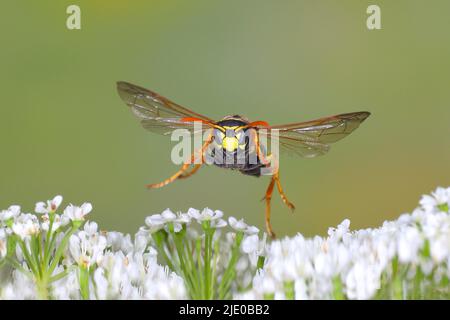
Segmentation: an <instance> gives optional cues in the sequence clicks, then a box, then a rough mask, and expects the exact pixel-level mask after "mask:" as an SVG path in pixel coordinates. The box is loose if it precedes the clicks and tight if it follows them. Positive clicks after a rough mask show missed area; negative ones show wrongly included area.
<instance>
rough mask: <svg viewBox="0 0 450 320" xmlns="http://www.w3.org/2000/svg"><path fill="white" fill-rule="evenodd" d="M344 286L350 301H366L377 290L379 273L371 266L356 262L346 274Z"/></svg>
mask: <svg viewBox="0 0 450 320" xmlns="http://www.w3.org/2000/svg"><path fill="white" fill-rule="evenodd" d="M345 284H346V288H347V296H348V297H349V298H350V299H358V300H366V299H369V298H371V297H372V296H373V295H374V293H375V291H376V290H378V289H379V287H380V273H379V272H378V270H376V267H375V266H373V265H372V264H370V263H366V262H364V261H358V262H356V263H355V265H354V266H353V268H352V269H351V270H350V272H349V273H348V275H347V277H346V279H345Z"/></svg>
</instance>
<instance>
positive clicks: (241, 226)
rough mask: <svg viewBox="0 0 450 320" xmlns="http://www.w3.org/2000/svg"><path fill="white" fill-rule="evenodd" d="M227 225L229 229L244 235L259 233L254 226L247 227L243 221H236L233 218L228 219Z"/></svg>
mask: <svg viewBox="0 0 450 320" xmlns="http://www.w3.org/2000/svg"><path fill="white" fill-rule="evenodd" d="M228 223H229V224H230V227H231V228H233V229H234V230H236V231H238V232H239V231H241V232H244V233H246V234H250V235H251V234H257V233H258V232H259V229H258V228H256V227H254V226H249V225H247V224H246V223H245V222H244V219H241V220H237V219H236V218H235V217H229V218H228Z"/></svg>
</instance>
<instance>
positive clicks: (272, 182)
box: [264, 176, 275, 238]
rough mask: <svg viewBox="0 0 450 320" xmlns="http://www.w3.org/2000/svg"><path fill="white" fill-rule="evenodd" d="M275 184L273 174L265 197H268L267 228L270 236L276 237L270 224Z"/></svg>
mask: <svg viewBox="0 0 450 320" xmlns="http://www.w3.org/2000/svg"><path fill="white" fill-rule="evenodd" d="M274 185H275V179H274V177H273V176H272V178H271V179H270V183H269V186H268V187H267V190H266V195H265V197H264V199H266V230H267V233H268V234H269V236H271V237H272V238H275V233H274V232H273V230H272V225H271V224H270V201H271V200H272V193H273V187H274Z"/></svg>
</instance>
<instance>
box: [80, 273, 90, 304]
mask: <svg viewBox="0 0 450 320" xmlns="http://www.w3.org/2000/svg"><path fill="white" fill-rule="evenodd" d="M78 270H79V277H80V278H79V280H80V293H81V298H82V299H83V300H88V299H89V269H88V268H85V267H80V268H79V269H78Z"/></svg>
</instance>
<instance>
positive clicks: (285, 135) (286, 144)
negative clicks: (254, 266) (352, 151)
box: [117, 82, 370, 238]
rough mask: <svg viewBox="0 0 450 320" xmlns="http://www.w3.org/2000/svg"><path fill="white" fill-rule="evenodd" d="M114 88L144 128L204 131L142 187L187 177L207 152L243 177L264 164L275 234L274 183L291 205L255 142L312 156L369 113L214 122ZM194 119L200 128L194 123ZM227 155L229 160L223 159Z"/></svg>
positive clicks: (271, 160)
mask: <svg viewBox="0 0 450 320" xmlns="http://www.w3.org/2000/svg"><path fill="white" fill-rule="evenodd" d="M117 90H118V93H119V95H120V97H121V98H122V100H123V101H124V102H125V103H126V104H127V105H128V106H129V107H130V109H131V111H132V112H133V113H134V114H135V115H136V116H137V117H138V118H139V119H140V122H141V124H142V126H143V127H144V128H145V129H147V130H149V131H151V132H154V133H159V134H163V135H170V134H171V133H172V132H173V131H174V130H176V129H185V130H189V132H191V133H194V134H195V133H198V131H201V132H202V133H204V134H205V136H206V139H205V141H204V142H202V146H201V147H200V148H199V149H198V150H194V152H193V153H192V154H191V157H190V159H189V160H190V161H185V162H184V163H183V164H182V166H181V168H180V169H179V170H178V171H177V172H175V174H173V175H171V176H170V177H169V178H167V179H165V180H163V181H161V182H159V183H153V184H148V185H147V188H150V189H157V188H161V187H163V186H166V185H168V184H169V183H171V182H174V181H175V180H178V179H185V178H188V177H190V176H192V175H193V174H194V173H196V172H197V171H198V170H199V169H200V167H201V166H202V165H203V164H205V163H206V162H207V161H206V159H207V155H209V158H211V157H212V159H213V161H212V163H213V164H214V165H216V166H218V167H222V168H226V169H233V170H238V171H239V172H241V173H243V174H245V175H249V176H254V177H260V176H261V173H262V171H263V170H265V169H268V168H270V170H269V172H270V177H271V178H270V182H269V185H268V187H267V189H266V192H265V196H264V198H263V199H264V200H265V203H266V210H265V225H266V230H267V233H268V234H269V235H270V236H271V237H272V238H274V237H275V233H274V232H273V229H272V226H271V223H270V213H271V212H270V203H271V199H272V194H273V191H274V188H275V187H276V188H277V190H278V193H279V194H280V197H281V200H282V201H283V203H284V204H285V205H286V206H287V207H288V208H290V209H291V210H294V209H295V206H294V204H292V202H290V201H289V200H288V197H287V196H286V194H285V192H284V190H283V188H282V185H281V182H280V172H279V165H278V163H279V162H278V161H277V159H275V157H274V153H273V152H271V153H269V152H268V150H267V148H265V147H264V145H263V144H262V143H261V141H262V140H265V141H267V139H274V138H276V139H277V141H278V145H279V149H280V150H284V151H287V152H289V153H291V154H292V153H293V154H296V155H298V156H301V157H315V156H319V155H323V154H325V153H327V152H328V150H329V148H330V144H332V143H334V142H336V141H338V140H341V139H342V138H344V137H346V136H347V135H349V134H350V133H351V132H353V131H354V130H355V129H356V128H358V126H359V125H360V123H362V122H363V121H364V120H365V119H366V118H367V117H368V116H369V115H370V113H369V112H366V111H363V112H352V113H344V114H339V115H335V116H330V117H324V118H320V119H316V120H312V121H306V122H297V123H290V124H284V125H275V126H270V125H269V124H268V122H266V121H249V120H248V119H246V118H245V117H242V116H239V115H232V116H226V117H224V118H223V119H221V120H219V121H215V120H213V119H211V118H209V117H206V116H204V115H201V114H198V113H196V112H194V111H192V110H190V109H188V108H185V107H183V106H181V105H178V104H176V103H174V102H172V101H170V100H169V99H167V98H165V97H163V96H161V95H159V94H157V93H155V92H153V91H150V90H148V89H144V88H142V87H139V86H137V85H133V84H131V83H127V82H117ZM198 123H200V124H201V127H200V128H201V129H199V126H198V125H197V126H196V125H195V124H198ZM274 133H276V137H275V134H274ZM263 138H264V139H263ZM229 159H231V160H232V161H223V160H229Z"/></svg>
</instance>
